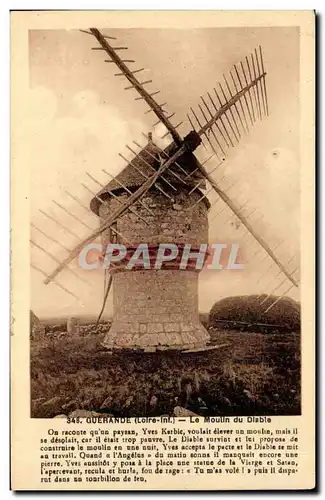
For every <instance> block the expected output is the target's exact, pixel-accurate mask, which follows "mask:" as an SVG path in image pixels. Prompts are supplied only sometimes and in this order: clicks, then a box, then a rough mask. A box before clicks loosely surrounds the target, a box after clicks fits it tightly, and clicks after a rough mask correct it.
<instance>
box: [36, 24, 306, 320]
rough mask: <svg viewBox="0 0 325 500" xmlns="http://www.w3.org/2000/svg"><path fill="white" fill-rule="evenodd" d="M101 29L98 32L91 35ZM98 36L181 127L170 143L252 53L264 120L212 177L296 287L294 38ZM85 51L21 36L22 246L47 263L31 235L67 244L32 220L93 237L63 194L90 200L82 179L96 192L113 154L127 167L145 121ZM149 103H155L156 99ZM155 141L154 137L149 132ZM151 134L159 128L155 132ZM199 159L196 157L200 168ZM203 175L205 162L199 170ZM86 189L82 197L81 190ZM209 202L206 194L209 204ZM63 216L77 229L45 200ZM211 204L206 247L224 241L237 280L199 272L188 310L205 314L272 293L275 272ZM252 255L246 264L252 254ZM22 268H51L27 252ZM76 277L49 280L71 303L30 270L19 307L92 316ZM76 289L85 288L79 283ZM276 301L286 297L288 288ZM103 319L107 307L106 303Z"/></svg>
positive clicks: (181, 33) (238, 31)
mask: <svg viewBox="0 0 325 500" xmlns="http://www.w3.org/2000/svg"><path fill="white" fill-rule="evenodd" d="M98 28H99V29H101V27H98ZM103 32H104V33H106V34H109V35H111V36H115V37H117V42H116V43H118V45H123V46H127V47H128V48H129V50H128V51H127V52H126V51H125V52H123V55H124V54H125V53H127V57H128V58H129V56H130V59H134V60H135V61H136V64H135V65H133V67H134V68H140V67H144V68H146V69H148V70H147V71H146V72H144V71H143V72H142V73H141V75H143V76H144V79H145V80H147V79H151V80H153V83H152V84H150V85H148V87H147V88H148V90H152V91H155V90H158V89H159V90H160V91H161V94H160V95H159V99H160V100H159V102H167V103H168V106H167V109H168V110H169V111H171V112H175V113H176V114H175V118H174V119H173V120H174V121H173V123H178V122H179V121H181V120H184V123H183V125H182V127H181V128H180V129H179V131H180V133H181V134H182V135H186V133H188V132H189V130H190V125H189V124H188V122H187V120H186V114H187V112H188V110H189V108H190V107H191V106H193V107H197V104H198V103H199V102H200V95H202V94H204V92H207V91H211V90H212V88H213V87H214V86H215V85H216V82H218V81H221V80H222V75H223V73H228V71H229V69H230V68H231V66H232V65H233V64H235V63H238V62H239V61H240V60H242V59H244V58H245V56H246V55H248V54H249V53H250V52H252V51H253V50H254V48H255V47H257V46H258V45H261V46H262V49H263V55H264V64H265V70H266V72H267V79H266V83H267V90H268V104H269V110H270V115H269V117H268V118H267V119H265V120H263V121H262V122H260V123H257V124H255V125H254V127H253V128H251V130H250V133H249V134H248V135H247V136H245V137H242V139H241V142H240V144H238V145H237V146H236V147H235V148H233V149H232V150H231V151H229V153H228V154H227V157H226V161H225V162H224V164H223V165H222V167H221V168H220V169H217V171H216V172H215V174H214V178H215V179H216V180H217V181H218V182H219V184H220V186H221V187H222V188H223V189H225V190H227V189H228V188H229V187H230V186H232V188H231V189H230V190H229V191H228V195H229V196H230V197H231V198H232V199H233V200H234V202H235V203H236V204H237V205H238V206H244V207H243V209H242V210H243V212H244V213H245V214H246V215H248V214H250V213H252V211H253V210H255V211H254V212H253V214H252V215H251V217H250V220H251V222H252V223H253V224H254V226H255V227H256V228H257V229H258V230H259V232H260V234H261V235H262V236H263V237H264V238H265V239H266V241H267V242H268V243H269V245H270V246H271V248H275V247H277V245H279V244H280V243H281V245H279V246H278V250H277V251H276V253H277V256H278V257H279V258H280V259H281V261H282V262H283V263H284V264H287V263H288V269H289V270H290V271H292V272H293V271H294V270H295V269H297V270H296V271H295V276H296V277H299V269H298V267H299V245H300V243H299V237H300V236H299V234H300V208H299V198H300V185H299V182H300V176H299V128H300V124H299V31H298V29H296V28H285V27H282V28H278V27H277V28H254V29H250V28H208V29H195V30H193V29H190V30H189V29H186V28H184V29H160V30H159V29H158V30H157V29H125V30H122V29H118V30H117V29H114V30H107V29H105V27H103ZM94 46H96V44H95V41H93V39H92V38H91V37H90V36H89V35H87V34H84V33H81V32H78V31H75V30H71V31H67V30H33V31H30V34H29V68H30V99H29V106H30V110H29V114H28V121H29V131H30V141H29V155H30V156H29V164H30V165H31V175H30V179H31V186H30V198H31V199H30V201H31V217H32V224H33V225H32V228H31V238H32V239H33V241H35V242H37V243H38V244H39V245H42V246H43V247H45V248H46V249H47V250H48V251H49V252H51V253H53V254H54V255H55V256H56V258H57V259H59V260H60V259H62V258H64V257H65V256H66V251H65V250H64V249H62V248H60V247H59V246H58V245H57V244H56V243H55V242H51V241H50V240H48V239H47V238H46V237H44V236H43V235H42V234H41V233H40V232H38V231H37V230H36V229H35V227H38V228H39V229H43V230H44V231H46V232H47V234H50V235H52V237H54V238H55V239H56V240H59V241H60V243H61V244H63V245H64V246H65V247H67V248H71V247H72V246H73V245H74V244H75V243H76V238H75V236H73V235H72V234H70V233H69V232H67V231H66V230H63V229H62V228H60V227H59V226H57V225H56V224H55V223H54V222H53V221H51V220H50V219H49V218H47V217H46V216H44V214H43V213H42V212H41V211H40V210H43V211H45V212H47V213H48V214H50V215H51V216H52V217H55V218H56V219H58V220H59V221H60V222H61V224H63V225H65V226H66V227H67V228H68V229H70V231H71V232H72V233H73V234H74V235H77V236H78V237H79V238H82V237H84V236H86V235H87V234H88V233H89V228H96V227H97V225H98V220H97V218H96V216H94V215H93V214H91V213H90V212H88V211H86V210H84V209H83V208H81V207H80V206H78V205H77V204H76V203H75V202H74V201H73V200H72V199H71V198H69V197H68V195H67V194H66V192H65V191H68V192H70V193H72V194H73V195H75V196H78V197H79V198H80V199H81V200H82V202H83V203H84V204H85V205H86V206H88V205H89V201H90V199H91V197H92V195H91V193H90V191H89V189H91V190H92V191H94V192H96V191H97V190H98V189H99V186H98V185H96V184H94V183H93V182H92V181H91V180H90V179H89V177H88V176H87V172H88V173H89V174H91V175H93V176H94V177H95V178H96V179H98V181H99V182H101V183H102V184H105V183H107V182H108V178H107V176H106V174H105V173H103V171H102V170H101V169H103V168H104V169H106V170H108V171H109V172H110V173H111V174H113V175H115V174H116V173H118V172H119V171H120V170H121V169H122V168H123V166H124V163H123V160H122V159H121V158H120V157H119V153H122V154H124V155H125V156H127V157H129V155H128V152H127V149H126V148H125V145H126V144H131V142H132V141H133V140H137V141H139V142H141V143H143V144H144V142H145V140H144V138H143V135H142V134H143V133H147V132H148V131H149V130H152V123H153V122H154V121H155V120H154V118H153V117H152V116H150V114H144V112H145V111H146V110H147V107H146V105H145V103H143V102H141V101H135V100H134V97H136V94H135V91H134V90H127V91H125V90H124V87H125V86H127V84H126V83H125V79H124V78H123V77H116V76H114V73H117V72H118V71H117V70H116V68H115V67H114V65H113V64H105V63H104V59H105V56H104V55H103V53H102V52H101V51H92V50H91V47H94ZM157 98H158V96H157ZM154 132H155V131H154ZM159 132H161V130H160V129H159ZM206 154H207V153H206V152H205V151H204V149H203V148H202V147H200V148H199V150H198V151H197V155H198V157H199V158H201V159H203V158H204V156H205V155H206ZM208 165H209V169H210V170H212V169H213V168H214V167H215V166H216V165H217V163H216V160H215V159H213V160H211V161H210V162H209V164H208ZM83 183H84V184H86V186H88V190H87V189H86V188H85V187H84V186H83V185H82V184H83ZM209 199H210V201H211V203H212V204H213V203H214V202H215V201H216V196H214V195H213V194H212V193H211V194H209ZM53 200H54V201H56V202H58V203H59V204H61V205H63V206H64V207H65V208H66V209H68V210H69V211H71V212H73V213H74V214H75V215H76V217H78V219H81V221H82V223H80V222H78V221H77V220H75V219H72V218H71V216H69V215H68V214H67V213H66V212H64V211H63V210H62V209H61V208H60V207H59V206H58V205H56V204H55V203H54V202H53ZM221 208H222V204H220V203H217V204H216V205H215V206H213V207H212V210H211V212H210V214H209V220H210V229H209V240H210V242H225V243H227V242H235V243H238V244H239V245H240V247H241V248H242V249H243V252H244V253H245V256H247V259H248V260H247V262H246V265H245V269H244V270H243V271H208V270H204V271H202V272H201V274H200V285H199V305H200V310H202V311H209V309H210V308H211V306H212V305H213V303H214V302H215V301H216V300H219V299H220V298H222V297H225V296H229V295H239V294H249V293H262V292H264V291H267V292H271V291H272V290H273V289H276V291H275V293H276V294H278V293H279V294H280V293H282V292H284V291H285V290H286V289H287V288H288V287H289V283H288V282H287V281H286V282H284V283H282V282H283V276H282V275H281V274H279V272H278V269H277V268H276V266H275V265H273V266H271V261H270V260H269V258H266V257H265V253H264V252H263V251H262V250H260V248H259V246H258V245H257V243H256V242H254V240H253V239H252V237H250V236H249V235H248V234H247V232H245V230H244V228H243V227H242V226H241V225H239V224H237V223H236V218H235V217H234V216H233V215H232V214H231V212H230V211H229V209H227V208H226V209H224V210H223V211H222V212H221V213H220V214H219V211H220V210H221ZM254 254H255V256H254ZM31 260H32V262H33V263H34V264H36V265H37V266H38V267H40V268H41V269H43V270H44V271H46V272H48V271H51V270H52V269H53V268H54V266H55V265H56V262H54V261H53V260H52V259H51V258H50V257H49V256H47V255H45V254H44V253H43V252H42V251H40V250H39V249H38V248H37V247H35V246H34V247H32V250H31ZM72 268H73V269H74V271H75V272H76V273H77V274H78V276H79V277H78V278H77V277H76V276H75V275H74V274H72V273H71V272H70V271H68V270H65V271H63V272H62V274H61V275H60V276H59V277H58V282H59V283H61V284H62V285H63V286H65V287H67V288H68V289H69V290H71V291H73V293H75V294H76V295H77V296H78V299H79V300H76V299H75V298H74V297H73V296H70V295H68V294H67V293H65V292H64V291H63V290H62V289H61V288H59V287H57V286H56V285H55V284H49V285H44V284H43V279H44V277H43V276H42V275H41V274H39V273H38V272H37V271H34V270H33V271H32V275H31V287H32V290H31V292H32V299H31V300H32V304H31V308H32V309H33V310H34V312H35V313H36V314H37V315H38V316H40V317H46V316H58V317H59V316H67V315H71V314H76V315H81V314H94V315H96V314H97V313H98V312H99V309H100V307H101V303H102V299H103V274H102V271H100V270H98V271H92V272H86V271H80V270H78V268H77V263H76V262H74V264H73V265H72ZM80 278H81V279H82V280H86V282H87V283H84V282H83V281H81V279H80ZM288 295H289V296H291V297H293V298H295V299H298V298H299V290H297V289H291V290H289V291H288ZM106 312H107V314H108V315H109V314H110V312H111V297H110V298H109V301H108V305H107V310H106Z"/></svg>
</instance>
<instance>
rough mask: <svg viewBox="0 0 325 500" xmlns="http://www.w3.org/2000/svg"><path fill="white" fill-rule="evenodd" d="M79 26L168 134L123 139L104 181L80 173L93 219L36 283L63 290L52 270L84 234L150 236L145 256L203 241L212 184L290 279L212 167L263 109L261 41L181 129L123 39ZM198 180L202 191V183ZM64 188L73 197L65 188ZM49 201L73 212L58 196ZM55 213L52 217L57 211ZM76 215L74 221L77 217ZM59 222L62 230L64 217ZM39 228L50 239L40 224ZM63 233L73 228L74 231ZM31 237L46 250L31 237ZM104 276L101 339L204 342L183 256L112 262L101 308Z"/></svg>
mask: <svg viewBox="0 0 325 500" xmlns="http://www.w3.org/2000/svg"><path fill="white" fill-rule="evenodd" d="M80 31H82V32H83V33H85V34H86V35H88V36H90V37H92V39H93V40H94V41H95V42H96V44H97V45H96V46H95V47H92V49H93V50H99V51H102V52H103V54H104V56H105V57H106V56H108V57H109V58H108V59H105V60H104V61H105V62H106V63H110V64H113V65H115V66H117V68H118V70H119V72H118V73H116V74H115V75H116V76H118V77H123V78H125V79H126V81H127V82H128V83H127V86H126V87H125V90H132V89H133V90H136V91H137V93H138V96H137V97H136V99H137V100H141V101H143V102H145V103H146V104H147V105H148V109H147V111H146V113H152V114H153V115H155V116H156V119H157V121H156V122H155V124H154V126H156V125H157V124H159V123H162V124H163V125H164V127H165V129H166V134H165V135H164V136H163V137H165V136H167V135H168V136H169V137H170V138H171V141H172V142H171V143H170V144H168V146H166V147H160V146H158V144H157V143H156V142H154V141H153V139H152V136H151V134H148V136H146V144H142V143H139V142H137V141H134V142H133V144H132V146H129V145H128V146H127V149H128V151H129V153H131V154H132V155H133V157H132V159H131V160H130V159H127V158H125V156H124V155H122V154H121V155H120V156H121V157H122V158H123V159H125V162H126V166H125V168H124V169H123V170H122V171H121V172H120V173H119V174H118V175H117V176H115V177H113V178H112V177H111V175H110V173H109V172H108V171H106V170H105V171H104V172H105V174H106V175H107V182H106V183H103V182H100V181H98V179H97V178H95V177H94V175H93V174H91V173H87V177H88V179H90V181H91V182H92V188H89V186H88V187H87V186H85V187H86V188H87V189H88V190H89V191H90V192H91V194H92V196H93V197H92V200H91V202H90V207H84V208H85V210H88V211H89V209H90V210H91V211H92V213H94V214H95V215H96V216H97V217H99V220H100V223H99V227H98V228H97V229H95V230H92V231H90V232H89V233H88V235H87V236H86V237H85V238H82V239H79V241H78V243H77V244H75V246H74V247H73V248H71V249H70V248H69V249H66V248H65V249H64V250H65V251H66V252H67V255H66V257H65V258H63V259H58V258H57V256H55V255H52V254H50V256H51V258H52V259H53V260H54V261H55V262H56V264H57V265H56V267H55V268H54V269H53V270H52V271H50V272H48V271H44V270H42V269H40V268H37V267H36V266H34V268H35V269H36V270H38V271H39V272H41V273H42V274H44V275H45V281H44V283H45V284H49V283H51V282H54V283H56V284H57V285H58V286H60V287H61V288H63V290H64V291H65V292H66V293H70V294H71V291H70V290H68V289H67V288H66V287H63V285H62V284H60V283H59V282H58V281H57V278H58V275H59V274H60V273H61V272H62V271H64V270H66V269H69V270H70V272H71V273H75V271H74V270H73V269H71V268H70V267H69V266H70V265H71V263H72V262H73V261H74V260H75V259H76V258H78V255H79V254H80V252H81V251H82V250H83V248H84V247H85V245H87V244H90V243H92V242H94V240H95V239H96V238H97V237H98V236H101V238H102V241H103V243H104V245H106V244H107V243H109V242H115V243H123V244H125V245H126V247H127V252H131V251H132V250H134V248H135V247H137V246H138V245H139V244H140V243H141V242H143V241H145V242H146V243H149V245H150V258H151V257H154V256H155V255H156V253H157V251H158V245H159V244H160V243H174V244H175V245H176V246H177V248H183V247H184V245H185V244H186V243H190V244H191V245H192V248H194V249H197V250H198V249H199V248H200V245H201V244H202V243H203V242H206V241H208V211H209V209H210V208H211V204H210V202H209V199H208V196H207V195H208V193H209V192H214V193H216V195H217V202H218V203H221V204H222V205H223V208H222V210H225V209H228V210H230V212H231V213H232V214H233V215H234V216H235V217H236V220H238V221H239V222H240V223H241V225H242V226H243V227H244V229H245V231H246V232H247V234H248V235H249V236H250V237H252V238H253V239H254V240H255V241H256V242H257V243H258V245H259V247H260V248H261V249H262V251H263V252H264V254H265V257H267V258H269V259H270V261H271V263H272V264H271V265H275V266H276V267H277V269H278V271H277V273H278V274H279V275H280V276H281V277H282V278H283V279H282V281H283V283H285V284H288V283H289V286H288V287H287V288H286V290H289V289H290V287H293V286H298V282H297V280H296V279H295V278H294V273H293V272H289V270H288V269H287V267H286V266H285V265H284V264H283V263H282V261H281V260H280V259H279V258H278V256H277V255H276V253H275V249H273V250H272V249H271V247H270V246H269V244H268V243H267V242H266V241H265V239H264V238H263V237H262V236H261V235H260V233H259V232H258V231H257V230H256V229H255V227H254V225H253V224H252V222H251V220H250V218H249V216H247V215H246V214H245V213H244V211H243V207H242V206H238V204H237V203H236V202H235V201H234V200H233V199H232V197H231V196H229V194H228V192H227V191H225V190H224V189H222V188H221V186H220V183H219V182H218V181H216V180H215V177H214V176H213V174H214V172H215V171H216V170H218V168H219V167H221V165H222V163H223V162H224V160H225V157H226V155H227V152H228V151H229V149H231V148H233V147H235V146H236V144H238V143H239V142H240V140H241V137H242V136H243V135H245V134H247V133H249V129H250V126H253V125H254V123H255V122H257V121H259V120H262V119H264V118H265V117H267V116H268V100H267V91H266V71H265V67H264V60H263V54H262V49H261V47H260V46H259V47H258V48H257V49H255V50H254V52H253V53H252V54H250V55H249V56H247V57H246V58H245V60H243V61H241V62H240V63H239V64H238V65H235V66H234V68H232V70H230V72H229V76H228V78H227V77H226V76H225V75H224V81H223V82H220V83H219V84H218V86H216V87H215V88H213V91H212V92H207V94H206V96H201V97H200V100H201V102H200V103H199V105H198V109H197V110H195V109H194V108H191V109H190V112H189V114H188V115H187V118H188V123H189V125H190V130H189V131H188V133H187V134H186V135H185V137H182V136H181V135H180V133H179V131H178V130H179V128H180V126H181V125H182V124H183V122H179V123H177V124H175V125H173V123H172V119H173V117H174V114H173V113H169V112H168V111H167V109H166V103H158V101H157V100H156V95H158V94H159V91H154V92H150V91H148V90H146V86H147V85H149V84H150V83H152V81H151V80H142V81H141V79H140V78H139V76H140V75H141V73H142V71H143V68H135V69H130V67H129V66H130V65H131V64H133V63H134V61H133V60H129V59H126V58H123V57H120V55H119V54H120V53H124V51H125V50H126V49H127V47H124V46H117V45H116V42H113V40H115V39H114V38H113V37H111V36H109V35H105V34H103V33H102V32H101V31H99V30H98V29H96V28H90V29H89V30H80ZM113 43H114V45H113ZM202 147H204V148H206V149H210V150H211V153H212V154H211V155H209V156H208V157H207V158H206V159H205V161H203V162H201V161H199V160H198V158H197V157H196V156H195V152H196V151H197V150H198V148H202ZM212 157H214V158H216V159H217V166H216V167H215V168H214V169H213V170H212V171H208V169H207V167H206V164H207V163H208V162H209V161H210V159H211V158H212ZM204 190H206V191H207V192H206V193H204V192H203V191H204ZM68 195H69V196H70V197H73V195H72V194H71V193H68ZM75 201H76V202H77V203H79V204H81V202H80V200H79V199H77V198H75ZM59 207H60V208H61V209H62V210H64V211H65V212H67V213H68V214H69V215H70V216H71V217H73V218H74V219H77V217H76V216H75V215H74V214H73V213H71V212H70V211H68V210H67V209H66V208H65V207H64V206H62V205H59ZM45 215H46V216H47V217H49V215H48V214H45ZM55 222H56V223H57V224H59V225H61V226H62V224H60V222H59V221H57V220H55ZM78 222H79V223H83V221H82V220H79V219H78ZM83 224H84V223H83ZM84 225H85V224H84ZM38 230H39V231H43V230H42V229H41V230H40V229H39V228H38ZM65 230H68V231H70V233H71V232H72V231H71V230H70V229H69V228H67V227H65ZM43 234H45V237H48V238H52V240H53V237H52V236H50V235H48V234H47V233H44V231H43ZM72 234H73V235H74V236H76V234H75V232H74V231H73V232H72ZM76 237H77V236H76ZM56 243H57V244H59V245H61V247H62V244H61V243H60V242H59V241H57V240H56ZM32 244H33V245H34V247H36V248H38V249H39V250H41V251H43V252H47V253H49V252H48V251H47V250H46V248H45V249H44V248H43V247H41V246H40V245H39V244H38V243H37V242H36V241H35V240H33V241H32ZM111 285H112V287H113V323H112V326H111V328H110V330H109V332H108V334H107V336H106V339H105V341H104V344H105V346H106V347H107V348H109V349H113V348H134V349H139V348H140V349H143V350H145V351H155V350H157V349H179V350H183V351H188V350H192V349H200V348H204V347H205V346H206V345H207V343H208V342H209V339H210V338H209V334H208V332H207V331H206V330H205V329H204V327H203V326H202V324H201V323H200V321H199V315H198V272H197V269H195V267H194V266H193V263H192V262H191V260H190V259H189V260H188V262H187V265H186V266H185V268H184V269H179V267H178V268H177V269H176V268H175V262H168V261H167V262H164V266H163V267H162V268H161V269H155V270H152V269H150V270H146V269H144V268H141V269H136V272H131V271H128V270H127V269H126V268H125V266H124V267H123V268H122V267H121V266H120V265H119V264H116V265H115V266H114V267H113V268H112V270H110V272H109V273H108V276H106V289H105V298H104V304H103V308H102V311H103V309H104V305H105V301H106V298H107V295H108V293H109V290H110V288H111ZM284 293H287V291H285V292H284ZM269 297H271V293H270V294H269ZM269 297H266V299H265V297H263V298H262V299H261V305H263V304H265V306H267V309H268V310H269V309H270V308H271V307H273V306H274V305H276V304H274V303H272V304H269V303H268V302H267V301H268V298H269ZM102 311H101V313H102Z"/></svg>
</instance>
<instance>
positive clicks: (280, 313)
mask: <svg viewBox="0 0 325 500" xmlns="http://www.w3.org/2000/svg"><path fill="white" fill-rule="evenodd" d="M277 299H278V297H277V296H275V295H270V296H269V297H268V296H267V295H240V296H235V297H226V298H225V299H222V300H219V301H218V302H216V303H215V304H214V306H213V307H212V308H211V311H210V316H209V325H210V327H211V326H212V327H217V326H220V325H221V324H222V323H223V322H225V323H226V322H234V323H236V322H238V324H239V325H240V323H246V324H250V323H252V324H256V323H258V324H260V325H261V328H262V325H274V326H275V327H278V328H279V329H280V330H282V329H283V330H290V331H299V330H300V304H299V303H298V302H296V301H294V300H293V299H291V298H289V297H282V298H281V299H279V300H278V302H277V303H276V304H275V305H274V306H273V307H272V308H270V310H269V311H267V312H265V311H266V310H267V308H268V307H269V306H270V305H272V304H273V303H274V302H275V301H276V300H277ZM223 326H224V325H223ZM232 326H233V325H232Z"/></svg>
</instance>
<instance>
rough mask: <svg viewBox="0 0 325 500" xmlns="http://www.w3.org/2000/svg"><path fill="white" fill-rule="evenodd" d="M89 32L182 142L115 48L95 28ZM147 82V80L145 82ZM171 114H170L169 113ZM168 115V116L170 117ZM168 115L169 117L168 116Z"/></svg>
mask: <svg viewBox="0 0 325 500" xmlns="http://www.w3.org/2000/svg"><path fill="white" fill-rule="evenodd" d="M90 32H91V33H92V34H93V35H94V37H95V38H96V40H97V41H98V43H99V44H100V46H101V48H102V49H103V50H105V52H106V53H107V54H108V55H109V56H110V58H111V60H112V61H113V62H114V63H115V64H116V66H117V67H118V68H119V69H120V71H121V72H122V73H123V75H124V76H125V78H127V80H128V81H129V82H130V84H131V87H133V88H134V89H136V90H137V91H138V93H139V94H140V96H141V98H142V99H143V100H144V101H145V102H146V103H147V104H148V106H149V107H150V108H151V109H152V111H153V112H154V113H155V115H156V116H157V118H158V119H159V121H160V122H162V123H163V124H164V125H165V127H166V128H167V130H168V131H169V132H170V134H171V136H172V138H173V140H174V141H175V142H176V144H178V145H180V144H181V142H182V138H181V137H180V135H179V133H178V132H177V130H176V128H175V127H174V126H173V124H172V123H171V122H170V120H169V119H168V116H166V114H165V113H164V110H163V109H162V106H160V105H159V104H158V103H157V102H156V101H155V99H154V98H153V96H152V94H150V93H149V92H147V90H146V89H145V87H144V86H143V85H144V83H143V84H141V82H140V81H139V80H138V78H137V77H136V76H135V74H134V73H135V72H132V71H131V70H130V69H129V68H128V67H127V65H126V64H125V62H123V60H122V59H121V58H120V56H119V55H118V54H117V52H116V50H114V47H112V46H111V45H110V43H109V42H108V41H107V39H106V38H105V37H104V35H103V34H102V33H101V32H100V31H99V30H98V29H97V28H90ZM145 83H148V82H145ZM171 116H172V115H171ZM171 116H170V117H171ZM170 117H169V118H170Z"/></svg>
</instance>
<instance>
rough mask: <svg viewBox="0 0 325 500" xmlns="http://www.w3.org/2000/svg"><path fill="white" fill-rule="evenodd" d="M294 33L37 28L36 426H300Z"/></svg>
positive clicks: (33, 72) (32, 124)
mask: <svg viewBox="0 0 325 500" xmlns="http://www.w3.org/2000/svg"><path fill="white" fill-rule="evenodd" d="M299 35H300V33H299V27H298V26H297V27H295V26H289V27H286V26H279V27H274V26H273V27H249V26H247V27H246V26H245V27H207V28H205V27H203V28H197V29H192V28H190V29H187V28H186V25H184V27H182V28H179V29H175V28H161V29H157V28H155V29H153V28H125V29H123V28H118V29H117V28H111V27H110V25H109V23H108V24H105V23H102V24H101V25H99V26H96V27H91V28H89V29H86V28H80V29H30V30H29V31H28V66H29V98H28V106H29V109H30V112H29V115H28V120H29V122H28V127H29V133H30V139H29V145H28V154H29V162H30V165H31V167H30V169H31V170H30V220H31V224H30V287H31V290H30V291H31V299H30V416H31V417H32V418H53V417H57V418H59V417H62V418H66V417H67V418H78V417H88V416H106V417H118V418H122V417H150V416H165V417H166V416H167V417H168V416H177V417H191V416H195V415H198V416H204V417H227V416H231V417H234V416H252V417H253V416H256V417H263V416H276V415H277V416H280V415H284V416H289V415H300V414H301V391H300V377H301V371H300V343H301V335H300V245H301V244H300V103H299V88H300V87H299V86H300V74H299V57H300V54H299V50H300V49H299ZM305 333H306V334H307V333H308V332H305Z"/></svg>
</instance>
